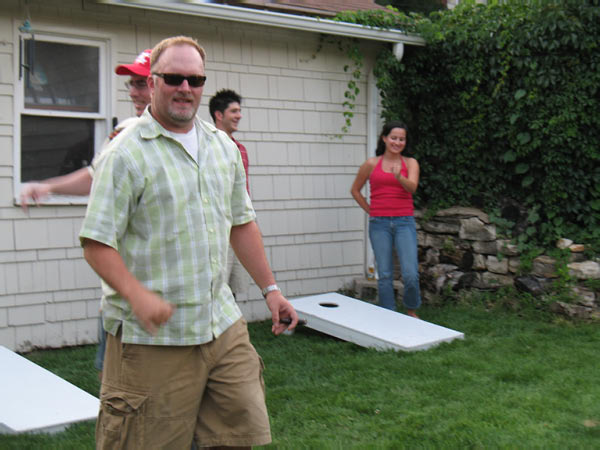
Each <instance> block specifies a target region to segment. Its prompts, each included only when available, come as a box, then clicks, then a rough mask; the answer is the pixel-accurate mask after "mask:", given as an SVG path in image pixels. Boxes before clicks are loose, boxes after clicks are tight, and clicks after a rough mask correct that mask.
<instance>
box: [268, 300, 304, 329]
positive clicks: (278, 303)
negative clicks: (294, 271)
mask: <svg viewBox="0 0 600 450" xmlns="http://www.w3.org/2000/svg"><path fill="white" fill-rule="evenodd" d="M266 301H267V306H268V307H269V310H270V311H271V318H272V320H273V326H272V327H271V331H272V332H273V334H275V335H279V334H281V333H283V332H284V331H285V330H286V329H288V330H293V329H294V328H296V325H297V324H298V314H296V310H295V309H294V307H293V306H292V304H291V303H290V302H289V301H287V300H286V298H285V297H284V296H283V295H282V294H281V292H279V291H272V292H269V293H268V294H267V298H266ZM284 317H289V318H291V319H292V323H291V324H290V325H286V324H284V323H280V322H279V319H280V318H284Z"/></svg>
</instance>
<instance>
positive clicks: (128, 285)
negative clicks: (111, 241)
mask: <svg viewBox="0 0 600 450" xmlns="http://www.w3.org/2000/svg"><path fill="white" fill-rule="evenodd" d="M83 256H84V258H85V260H86V261H87V262H88V264H89V265H90V266H91V267H92V269H94V271H95V272H96V273H97V274H98V275H99V276H100V278H102V279H103V280H104V281H105V282H106V283H107V284H108V285H109V286H110V287H111V288H113V289H114V290H115V291H117V293H118V294H119V295H120V296H121V297H123V298H124V299H126V300H128V301H129V302H131V299H132V298H135V297H136V295H135V293H136V291H139V290H142V289H144V287H143V286H142V284H141V283H140V282H139V281H138V280H137V278H135V277H134V276H133V274H132V273H131V272H130V271H129V270H128V269H127V267H126V266H125V262H124V261H123V258H121V255H120V254H119V252H117V251H116V250H115V249H114V248H112V247H110V246H108V245H105V244H102V243H100V242H98V241H94V240H91V239H86V240H85V241H84V244H83Z"/></svg>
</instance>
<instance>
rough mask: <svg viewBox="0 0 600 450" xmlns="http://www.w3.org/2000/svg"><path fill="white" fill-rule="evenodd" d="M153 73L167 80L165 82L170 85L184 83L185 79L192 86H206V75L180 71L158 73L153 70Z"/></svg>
mask: <svg viewBox="0 0 600 450" xmlns="http://www.w3.org/2000/svg"><path fill="white" fill-rule="evenodd" d="M152 75H156V76H157V77H161V78H162V79H163V80H165V83H166V84H168V85H169V86H179V85H181V83H183V80H187V82H188V84H189V85H190V87H195V88H196V87H201V86H204V83H205V82H206V77H205V76H204V75H189V76H187V77H186V76H185V75H180V74H178V73H156V72H152Z"/></svg>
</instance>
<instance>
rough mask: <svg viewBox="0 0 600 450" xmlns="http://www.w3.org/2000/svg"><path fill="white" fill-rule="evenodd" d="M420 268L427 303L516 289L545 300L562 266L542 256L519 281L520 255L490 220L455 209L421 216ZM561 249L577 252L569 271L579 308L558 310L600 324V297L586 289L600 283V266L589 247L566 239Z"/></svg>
mask: <svg viewBox="0 0 600 450" xmlns="http://www.w3.org/2000/svg"><path fill="white" fill-rule="evenodd" d="M415 218H416V219H417V224H418V225H417V234H418V243H419V263H420V274H421V290H422V296H423V300H424V301H425V302H428V301H429V302H432V301H434V299H436V298H439V295H440V294H443V292H444V291H445V290H448V289H451V290H459V289H481V290H491V289H497V288H499V287H501V286H515V287H516V288H518V289H520V290H524V291H526V292H530V293H531V294H532V295H535V296H541V295H544V294H545V293H547V292H548V290H549V287H550V286H551V285H552V283H553V280H554V279H555V278H557V276H558V275H557V273H556V267H555V263H556V261H555V260H554V259H553V258H550V257H549V256H546V255H541V256H538V257H537V258H536V259H535V260H534V261H533V265H532V270H531V273H529V274H527V275H523V276H519V275H518V272H519V265H520V255H519V251H518V249H517V247H516V246H515V245H514V244H512V243H511V242H510V241H509V240H506V239H498V238H497V236H496V227H495V225H493V224H491V223H490V220H489V216H488V215H487V214H486V213H484V212H483V211H480V210H478V209H475V208H465V207H454V208H449V209H445V210H442V211H438V212H437V213H436V214H435V216H433V217H431V218H429V219H428V220H425V219H424V215H423V214H422V213H421V212H419V211H416V212H415ZM557 246H558V247H559V248H569V249H570V250H571V262H570V263H569V264H568V268H569V271H570V274H571V275H572V277H573V278H574V279H575V280H576V285H575V286H574V287H573V298H576V299H577V301H576V303H560V302H558V303H557V304H555V305H554V309H555V310H556V311H559V312H563V313H566V314H569V315H574V316H578V317H585V318H599V319H600V295H598V294H597V293H595V292H594V291H592V290H591V289H588V288H586V287H584V286H583V283H584V282H585V281H586V280H590V279H600V264H599V261H598V260H596V261H584V260H583V259H584V257H583V250H584V248H583V246H582V245H578V244H573V242H572V241H569V240H567V239H561V240H560V241H559V242H558V243H557Z"/></svg>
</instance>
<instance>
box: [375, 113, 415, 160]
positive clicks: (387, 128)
mask: <svg viewBox="0 0 600 450" xmlns="http://www.w3.org/2000/svg"><path fill="white" fill-rule="evenodd" d="M394 128H402V129H404V131H406V146H405V147H404V148H405V149H406V148H408V128H406V124H405V123H404V122H400V121H399V120H392V121H391V122H387V123H386V124H385V125H384V126H383V128H382V129H381V134H380V135H379V139H378V140H377V148H376V149H375V156H381V155H383V154H384V153H385V142H383V138H384V137H385V136H388V135H389V134H390V133H391V132H392V130H393V129H394Z"/></svg>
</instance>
